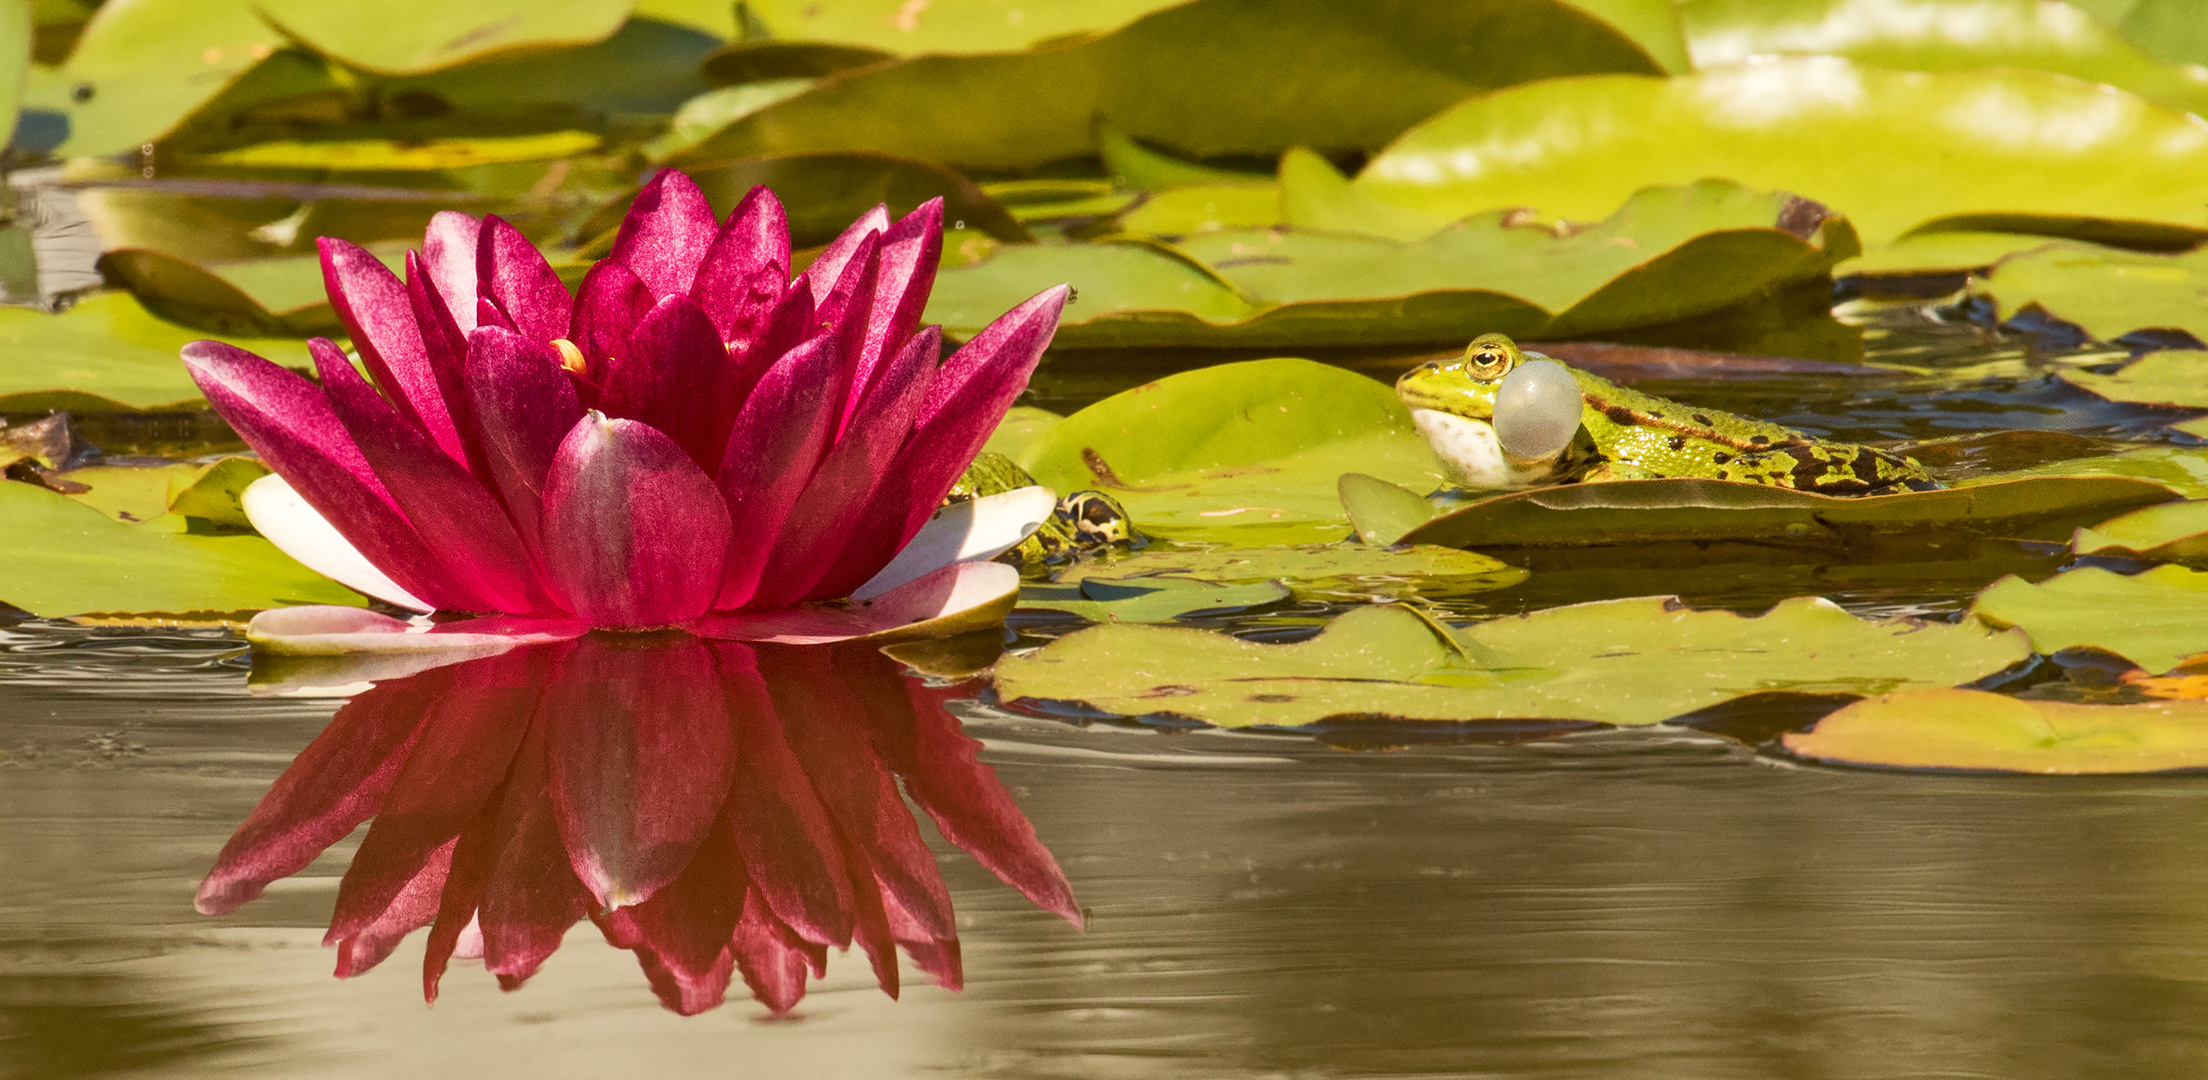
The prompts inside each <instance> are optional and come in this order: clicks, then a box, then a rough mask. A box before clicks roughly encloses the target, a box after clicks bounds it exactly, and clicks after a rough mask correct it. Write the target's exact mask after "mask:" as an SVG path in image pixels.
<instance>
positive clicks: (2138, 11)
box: [2103, 0, 2208, 65]
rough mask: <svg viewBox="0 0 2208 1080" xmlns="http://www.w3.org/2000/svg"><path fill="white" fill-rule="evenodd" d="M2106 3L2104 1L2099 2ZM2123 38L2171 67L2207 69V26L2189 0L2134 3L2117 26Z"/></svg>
mask: <svg viewBox="0 0 2208 1080" xmlns="http://www.w3.org/2000/svg"><path fill="white" fill-rule="evenodd" d="M2103 2H2106V0H2103ZM2120 25H2121V27H2122V29H2123V32H2124V37H2125V38H2127V39H2129V40H2130V41H2131V43H2132V44H2134V45H2137V46H2138V47H2139V48H2140V49H2141V50H2142V51H2144V52H2145V53H2147V55H2149V56H2153V57H2155V58H2157V59H2161V60H2166V61H2168V62H2170V63H2172V64H2202V65H2208V23H2203V22H2201V20H2200V8H2199V7H2197V6H2195V5H2194V4H2193V3H2191V0H2138V2H2137V3H2134V4H2130V5H2128V8H2127V10H2126V11H2125V12H2124V15H2123V21H2122V23H2121V24H2120Z"/></svg>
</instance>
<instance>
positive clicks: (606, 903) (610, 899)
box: [539, 635, 735, 921]
mask: <svg viewBox="0 0 2208 1080" xmlns="http://www.w3.org/2000/svg"><path fill="white" fill-rule="evenodd" d="M539 716H541V717H542V718H543V720H544V722H545V723H546V725H547V729H546V730H547V750H548V759H549V761H550V763H551V791H552V805H553V808H554V810H555V812H556V820H557V821H558V822H559V829H560V839H561V841H562V842H563V843H564V844H565V845H566V847H567V853H568V861H569V863H570V864H571V865H572V866H573V867H574V868H575V876H576V877H577V878H579V879H581V881H582V883H583V886H584V887H585V888H587V889H589V890H590V893H591V895H592V897H594V898H595V899H596V900H597V903H598V907H599V908H600V909H602V910H614V909H618V908H624V907H627V906H629V905H631V904H637V903H642V902H643V901H645V900H647V899H649V898H650V897H651V896H652V894H653V893H656V892H658V891H659V890H660V888H661V887H662V886H665V885H666V884H667V883H669V882H671V881H673V880H675V878H676V877H677V876H678V875H680V874H681V873H682V871H683V868H684V867H685V866H688V865H689V864H690V862H691V858H692V856H693V855H694V854H695V853H696V852H697V850H698V845H700V844H702V843H704V842H705V837H706V833H707V832H708V831H710V830H711V829H712V827H713V823H714V821H715V820H716V819H718V818H719V817H720V816H721V807H722V804H723V803H724V802H725V801H726V800H727V798H728V787H729V781H730V778H731V777H732V775H733V773H734V770H735V758H734V746H733V743H732V736H731V735H730V731H729V720H728V708H727V705H726V701H725V698H724V696H723V694H722V691H721V685H720V677H719V675H718V673H717V672H716V671H715V670H714V662H713V653H712V651H711V650H710V649H709V648H707V646H706V645H705V643H704V642H701V641H699V640H698V639H696V638H693V637H689V636H687V635H683V636H682V637H680V638H679V639H677V640H672V641H658V640H649V639H647V640H643V641H636V642H606V641H603V640H600V639H595V638H593V639H588V640H584V641H580V642H577V643H575V644H574V645H573V646H570V647H569V648H568V649H567V650H566V652H565V653H564V654H563V655H562V656H561V658H560V661H559V666H558V668H557V672H556V677H555V678H554V679H553V680H552V682H551V683H550V684H548V685H547V686H546V688H545V698H544V703H543V705H542V706H541V708H540V709H539ZM732 921H733V920H732Z"/></svg>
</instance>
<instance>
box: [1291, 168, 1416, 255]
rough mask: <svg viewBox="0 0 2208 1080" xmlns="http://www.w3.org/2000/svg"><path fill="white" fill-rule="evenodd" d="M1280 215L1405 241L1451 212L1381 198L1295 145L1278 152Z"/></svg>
mask: <svg viewBox="0 0 2208 1080" xmlns="http://www.w3.org/2000/svg"><path fill="white" fill-rule="evenodd" d="M1280 220H1281V221H1282V222H1284V223H1286V224H1288V225H1292V226H1295V227H1296V228H1299V229H1310V230H1313V231H1316V232H1336V233H1359V234H1362V235H1365V236H1378V237H1382V238H1385V239H1389V240H1401V241H1404V242H1406V243H1410V242H1414V241H1418V240H1423V239H1425V238H1427V237H1429V236H1432V235H1433V234H1434V233H1435V232H1437V231H1439V230H1440V229H1441V227H1442V226H1444V225H1447V224H1449V222H1450V220H1451V218H1450V217H1449V216H1448V215H1443V214H1436V213H1433V212H1431V211H1427V210H1421V209H1418V208H1416V207H1410V206H1397V205H1395V204H1394V203H1388V202H1381V201H1380V200H1378V199H1375V198H1373V197H1372V196H1370V195H1367V194H1365V193H1364V192H1362V191H1359V190H1358V189H1357V185H1356V184H1354V183H1352V182H1350V179H1349V178H1348V177H1346V176H1343V175H1342V174H1341V173H1338V172H1335V171H1334V166H1333V164H1332V163H1331V162H1329V161H1327V160H1326V159H1325V158H1323V157H1320V156H1319V155H1317V154H1314V153H1312V152H1311V151H1309V150H1306V149H1304V148H1303V147H1300V146H1299V147H1296V148H1295V149H1293V150H1290V151H1288V152H1287V153H1286V154H1283V155H1281V158H1280Z"/></svg>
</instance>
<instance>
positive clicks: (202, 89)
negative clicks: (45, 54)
mask: <svg viewBox="0 0 2208 1080" xmlns="http://www.w3.org/2000/svg"><path fill="white" fill-rule="evenodd" d="M333 6H337V5H333ZM286 44H288V42H287V41H286V39H285V37H284V35H283V33H282V32H281V31H279V30H277V29H276V28H275V27H273V26H270V25H269V24H268V23H267V21H265V20H263V19H262V18H261V16H260V14H259V12H257V11H256V10H255V9H254V5H253V4H252V3H251V0H128V2H123V3H110V4H105V5H103V6H101V8H100V10H99V12H98V14H95V15H94V16H92V20H91V21H90V22H89V23H87V24H86V25H85V28H84V35H83V36H82V37H80V38H78V39H77V47H76V49H75V50H74V51H72V52H71V53H70V54H69V62H68V63H67V64H66V65H65V66H64V67H63V69H62V75H63V78H64V79H65V80H66V81H67V82H68V83H69V85H70V86H71V87H72V92H71V96H72V102H71V105H72V107H71V108H70V110H69V138H68V141H66V142H64V143H62V145H61V146H60V147H59V148H58V150H57V152H58V153H61V154H66V155H69V156H73V157H95V156H102V155H107V154H115V153H121V152H124V151H135V150H137V149H138V148H139V146H140V145H142V144H144V143H149V142H153V141H155V140H157V139H159V138H160V137H161V136H162V135H165V134H167V133H168V132H169V131H170V130H171V129H173V128H174V127H176V126H177V125H178V124H180V123H182V122H183V121H184V119H185V118H186V117H188V116H190V115H191V114H192V113H193V111H195V110H197V109H198V108H199V107H200V106H201V105H203V104H205V103H206V102H207V101H209V100H211V99H212V98H214V97H215V95H217V94H219V93H221V92H222V91H223V89H224V88H225V87H227V86H229V85H230V84H231V83H233V82H235V81H236V80H237V79H238V78H239V77H240V76H243V75H244V74H245V73H246V72H247V71H248V70H250V69H252V68H253V67H254V66H255V65H256V64H259V63H260V62H261V61H263V60H265V59H267V58H268V57H269V56H270V55H272V54H274V53H275V51H276V50H277V49H280V48H282V47H283V46H284V45H286Z"/></svg>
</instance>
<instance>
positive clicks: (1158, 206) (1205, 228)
mask: <svg viewBox="0 0 2208 1080" xmlns="http://www.w3.org/2000/svg"><path fill="white" fill-rule="evenodd" d="M1278 221H1280V185H1278V184H1272V183H1265V182H1262V181H1259V182H1245V181H1237V182H1235V183H1231V184H1195V185H1191V186H1189V187H1178V188H1169V189H1167V190H1164V191H1160V192H1156V193H1154V194H1152V195H1150V197H1148V198H1146V199H1143V200H1142V201H1141V202H1139V203H1136V204H1135V205H1134V206H1133V208H1131V209H1127V210H1126V212H1125V213H1122V214H1120V215H1119V219H1118V225H1119V228H1120V229H1121V230H1122V231H1124V232H1128V233H1133V234H1136V235H1141V236H1155V237H1160V238H1166V237H1178V236H1188V235H1191V234H1194V233H1205V232H1218V231H1219V230H1221V229H1264V228H1270V227H1272V226H1273V225H1274V224H1275V223H1277V222H1278Z"/></svg>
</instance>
